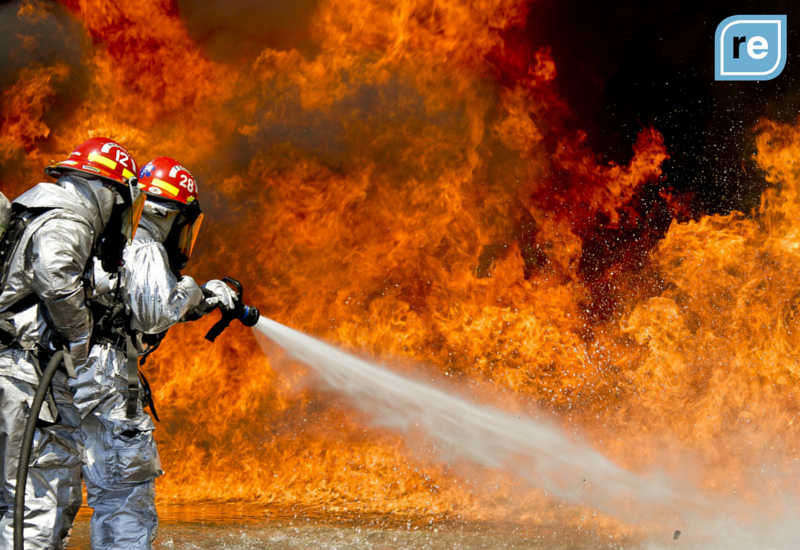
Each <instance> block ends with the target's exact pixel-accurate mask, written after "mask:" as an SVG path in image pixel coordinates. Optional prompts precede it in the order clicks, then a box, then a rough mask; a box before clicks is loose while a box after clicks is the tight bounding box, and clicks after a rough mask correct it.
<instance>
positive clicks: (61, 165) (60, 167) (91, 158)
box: [44, 137, 137, 185]
mask: <svg viewBox="0 0 800 550" xmlns="http://www.w3.org/2000/svg"><path fill="white" fill-rule="evenodd" d="M44 171H45V172H46V173H47V175H48V176H52V177H54V178H58V177H59V176H61V175H62V174H63V173H64V172H67V171H75V172H83V173H85V174H88V175H90V176H94V177H100V178H103V179H107V180H111V181H114V182H116V183H121V184H122V185H128V180H129V179H131V178H133V177H135V176H136V172H137V167H136V161H135V160H134V159H133V155H131V154H130V153H129V152H128V151H127V150H126V149H125V148H124V147H123V146H122V145H120V144H119V143H117V142H116V141H112V140H110V139H108V138H104V137H94V138H91V139H88V140H86V141H84V142H83V143H82V144H80V145H79V146H78V148H77V149H75V150H74V151H73V152H72V153H70V155H69V158H67V160H62V161H61V162H56V163H55V164H53V165H51V166H48V167H47V168H45V170H44Z"/></svg>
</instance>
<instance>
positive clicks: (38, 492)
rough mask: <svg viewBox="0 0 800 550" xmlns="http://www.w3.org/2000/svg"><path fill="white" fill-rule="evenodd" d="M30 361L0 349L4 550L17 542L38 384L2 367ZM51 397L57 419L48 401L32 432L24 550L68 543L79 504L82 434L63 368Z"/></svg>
mask: <svg viewBox="0 0 800 550" xmlns="http://www.w3.org/2000/svg"><path fill="white" fill-rule="evenodd" d="M25 361H28V362H30V363H31V365H32V358H31V356H30V354H29V352H26V351H22V350H4V351H3V352H0V455H1V457H2V461H0V468H1V469H2V480H3V490H2V492H1V493H0V515H1V517H0V550H12V549H13V546H14V533H13V521H14V494H15V491H16V484H17V467H18V463H19V455H20V449H21V447H22V439H23V434H24V433H25V424H26V422H27V419H28V411H29V409H30V405H31V403H32V402H33V396H34V394H35V393H36V387H37V385H36V384H35V383H32V382H31V381H29V380H22V379H20V378H18V377H14V376H9V375H8V370H9V369H6V368H4V366H7V364H9V363H11V362H14V363H16V364H17V365H19V363H21V362H25ZM52 396H53V398H54V399H53V400H54V403H55V405H56V407H57V410H58V414H57V416H56V418H53V415H52V412H55V411H50V407H49V405H48V402H47V401H45V404H44V406H43V408H42V413H41V414H40V416H39V420H38V427H37V429H36V433H35V436H34V442H33V452H32V454H31V461H30V469H29V470H28V482H27V486H26V494H25V549H26V550H32V549H37V550H38V549H42V550H45V549H47V550H52V549H58V550H60V549H62V548H66V546H67V543H68V542H69V535H70V532H71V529H72V522H73V520H74V519H75V515H76V514H77V513H78V509H79V508H80V507H81V486H80V483H81V480H80V468H81V465H82V463H83V456H84V446H83V435H82V433H81V430H80V416H79V414H78V410H77V409H76V408H75V406H74V404H73V401H72V393H71V391H70V388H69V386H68V384H67V376H66V374H64V373H63V372H61V371H59V372H57V373H56V375H55V378H54V379H53V383H52Z"/></svg>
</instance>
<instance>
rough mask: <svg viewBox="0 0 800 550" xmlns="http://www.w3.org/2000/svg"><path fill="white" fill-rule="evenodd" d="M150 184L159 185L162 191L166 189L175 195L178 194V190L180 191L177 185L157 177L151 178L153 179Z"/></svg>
mask: <svg viewBox="0 0 800 550" xmlns="http://www.w3.org/2000/svg"><path fill="white" fill-rule="evenodd" d="M151 185H155V186H156V187H160V188H161V189H163V190H164V191H168V192H170V193H171V194H173V195H175V196H176V197H177V196H178V192H179V191H180V190H179V189H178V188H177V187H175V186H174V185H172V184H171V183H167V182H165V181H164V180H160V179H158V178H153V181H152V182H151Z"/></svg>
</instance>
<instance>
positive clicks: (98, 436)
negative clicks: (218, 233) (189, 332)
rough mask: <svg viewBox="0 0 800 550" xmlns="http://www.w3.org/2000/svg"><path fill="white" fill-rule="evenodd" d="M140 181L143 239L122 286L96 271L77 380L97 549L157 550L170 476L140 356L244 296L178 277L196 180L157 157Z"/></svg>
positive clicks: (194, 228)
mask: <svg viewBox="0 0 800 550" xmlns="http://www.w3.org/2000/svg"><path fill="white" fill-rule="evenodd" d="M139 185H140V188H141V189H142V191H143V192H144V193H145V194H146V195H147V202H146V204H145V207H144V214H143V215H142V219H141V222H140V226H139V230H138V231H137V233H136V239H135V240H134V242H133V244H131V245H130V246H128V247H127V248H126V250H125V256H124V258H125V262H124V266H123V268H122V273H121V276H120V277H119V279H118V280H115V279H111V278H109V277H108V276H107V275H106V274H105V273H104V271H103V269H102V266H100V265H99V264H98V265H97V266H96V270H95V275H96V280H98V281H100V282H99V283H98V291H97V294H96V296H95V299H94V303H95V306H94V309H95V315H96V318H97V320H96V325H95V334H94V336H93V338H92V340H93V346H92V350H91V353H90V357H89V360H88V362H87V363H86V365H85V366H84V367H83V368H80V369H78V378H77V379H76V380H74V381H72V387H73V389H74V390H75V402H76V405H77V407H78V409H79V411H80V415H81V418H82V424H83V433H84V436H85V440H86V454H87V461H86V465H85V466H84V468H83V478H84V482H85V484H86V491H87V496H88V503H89V507H91V508H93V509H94V514H93V515H92V519H91V540H92V548H94V549H96V550H99V549H125V550H137V549H150V548H152V547H153V546H152V545H153V541H154V539H155V536H156V533H157V530H158V516H157V514H156V508H155V479H156V478H157V477H158V476H160V475H161V474H162V473H163V471H162V468H161V462H160V460H159V456H158V450H157V448H156V442H155V439H154V438H153V430H154V429H155V425H154V423H153V420H152V419H151V418H150V416H149V415H148V414H147V413H146V412H145V411H144V407H143V399H142V393H143V392H144V391H145V390H147V392H148V394H149V387H147V386H144V385H142V384H141V382H140V379H139V375H138V365H137V360H138V356H139V355H141V354H143V353H146V352H147V351H149V346H152V345H157V344H156V343H155V342H157V341H158V338H155V339H154V337H155V336H158V337H163V335H164V333H165V331H166V330H167V329H169V328H170V327H171V326H172V325H174V324H175V323H177V322H179V321H185V320H189V319H195V318H198V317H200V316H202V315H203V314H205V313H207V312H210V311H211V310H213V309H214V308H215V307H217V306H219V307H221V308H224V309H230V308H232V307H234V300H235V299H236V298H237V296H236V294H235V293H234V292H233V290H232V289H231V288H230V287H228V285H226V284H225V283H223V282H222V281H218V280H213V281H209V282H207V283H206V284H205V285H203V287H200V286H199V285H198V284H197V283H196V282H195V281H194V279H192V278H191V277H188V276H181V275H180V271H181V270H182V269H183V268H184V267H185V266H186V263H187V262H188V261H189V258H190V257H191V254H192V249H193V247H194V243H195V240H196V239H197V233H198V231H199V229H200V225H201V223H202V220H203V214H202V213H201V211H200V205H199V202H198V195H197V182H196V181H195V179H194V177H193V176H192V174H191V173H190V172H189V171H188V170H187V169H186V168H184V167H183V166H181V165H180V164H179V163H178V162H177V161H176V160H174V159H172V158H169V157H159V158H156V159H154V160H152V161H151V162H149V163H148V164H147V165H146V166H144V167H143V168H142V170H141V172H140V178H139ZM147 342H149V345H148V343H147ZM151 403H152V402H151ZM151 411H154V407H152V406H151Z"/></svg>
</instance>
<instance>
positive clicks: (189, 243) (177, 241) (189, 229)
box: [139, 157, 203, 271]
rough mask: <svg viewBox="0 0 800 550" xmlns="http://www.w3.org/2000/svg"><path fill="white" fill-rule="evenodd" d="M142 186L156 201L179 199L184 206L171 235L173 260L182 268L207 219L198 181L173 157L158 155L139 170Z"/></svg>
mask: <svg viewBox="0 0 800 550" xmlns="http://www.w3.org/2000/svg"><path fill="white" fill-rule="evenodd" d="M139 187H140V188H141V189H142V191H144V192H145V194H146V195H147V196H148V197H150V198H151V199H153V200H155V201H167V202H176V203H178V204H180V205H181V206H182V208H181V216H180V217H179V218H178V220H177V221H176V222H175V223H174V224H173V226H172V231H171V232H170V235H169V236H168V237H167V241H168V242H167V243H165V245H166V246H167V249H168V250H167V252H168V253H169V255H170V264H171V265H172V266H173V268H174V269H176V270H178V271H180V270H181V269H183V268H184V267H186V263H187V262H188V261H189V259H190V258H191V257H192V250H194V243H195V241H197V235H198V234H199V233H200V225H201V224H202V223H203V213H202V212H201V211H200V201H198V200H197V182H196V181H195V180H194V177H193V176H192V174H191V173H190V172H189V170H187V169H186V168H184V167H183V166H181V165H180V163H179V162H178V161H177V160H175V159H173V158H170V157H158V158H154V159H153V160H151V161H150V162H148V163H147V164H146V165H145V166H143V167H142V170H141V172H139Z"/></svg>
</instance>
